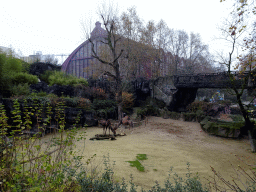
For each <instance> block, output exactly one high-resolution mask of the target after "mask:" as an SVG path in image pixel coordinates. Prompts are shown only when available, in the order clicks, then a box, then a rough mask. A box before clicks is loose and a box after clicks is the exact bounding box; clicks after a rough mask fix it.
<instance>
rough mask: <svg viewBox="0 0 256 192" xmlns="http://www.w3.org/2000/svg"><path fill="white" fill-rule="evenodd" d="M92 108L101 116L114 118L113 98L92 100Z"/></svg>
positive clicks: (115, 107)
mask: <svg viewBox="0 0 256 192" xmlns="http://www.w3.org/2000/svg"><path fill="white" fill-rule="evenodd" d="M92 109H93V110H94V111H95V112H96V114H97V116H98V117H101V118H108V117H112V118H116V109H117V103H116V101H113V100H98V99H95V100H93V103H92Z"/></svg>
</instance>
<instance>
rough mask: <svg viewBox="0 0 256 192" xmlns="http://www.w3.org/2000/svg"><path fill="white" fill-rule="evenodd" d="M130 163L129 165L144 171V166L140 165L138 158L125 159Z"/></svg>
mask: <svg viewBox="0 0 256 192" xmlns="http://www.w3.org/2000/svg"><path fill="white" fill-rule="evenodd" d="M127 162H129V163H130V166H131V167H136V168H137V169H138V170H139V171H142V172H144V171H145V168H144V167H143V166H142V165H141V163H140V162H139V161H138V160H135V161H127Z"/></svg>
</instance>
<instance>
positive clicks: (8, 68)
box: [3, 56, 22, 74]
mask: <svg viewBox="0 0 256 192" xmlns="http://www.w3.org/2000/svg"><path fill="white" fill-rule="evenodd" d="M3 71H4V73H6V74H7V73H8V74H9V73H19V72H22V62H21V60H20V59H17V58H14V57H12V56H7V57H6V61H5V63H4V65H3Z"/></svg>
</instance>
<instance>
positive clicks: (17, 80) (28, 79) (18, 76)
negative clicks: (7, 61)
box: [10, 72, 38, 85]
mask: <svg viewBox="0 0 256 192" xmlns="http://www.w3.org/2000/svg"><path fill="white" fill-rule="evenodd" d="M10 78H11V81H12V84H14V85H18V84H25V83H28V84H29V85H31V84H36V83H38V79H37V76H35V75H31V74H28V73H22V72H19V73H12V74H11V77H10Z"/></svg>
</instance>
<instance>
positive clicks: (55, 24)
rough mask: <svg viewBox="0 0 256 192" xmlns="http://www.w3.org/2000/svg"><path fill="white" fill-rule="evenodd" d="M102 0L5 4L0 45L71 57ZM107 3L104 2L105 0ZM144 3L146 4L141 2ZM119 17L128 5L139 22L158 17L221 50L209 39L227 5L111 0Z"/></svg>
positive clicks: (210, 0) (201, 0)
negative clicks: (193, 33) (86, 24)
mask: <svg viewBox="0 0 256 192" xmlns="http://www.w3.org/2000/svg"><path fill="white" fill-rule="evenodd" d="M102 2H103V1H101V0H91V1H89V0H72V1H68V0H44V1H42V0H40V1H39V0H5V1H2V2H1V3H0V46H4V47H11V48H13V49H14V50H15V51H16V52H19V51H20V52H21V53H22V55H23V56H28V55H31V54H34V53H35V52H36V51H42V53H43V54H70V53H71V52H72V51H73V50H74V49H75V48H76V47H77V46H79V45H80V44H81V43H82V42H83V41H85V37H84V34H83V32H82V27H81V22H82V20H85V19H86V18H90V20H91V21H92V23H93V24H94V23H95V22H96V21H97V20H99V17H98V15H97V10H98V7H99V6H100V5H102ZM107 2H109V1H107ZM145 2H146V3H145ZM111 3H112V4H113V5H115V6H117V7H118V9H119V13H122V12H123V11H126V10H127V8H130V7H132V6H135V7H136V10H137V13H138V15H139V17H140V18H142V19H143V20H144V22H148V21H149V20H154V21H155V22H158V21H159V20H160V19H163V20H164V21H165V22H166V23H167V25H168V26H169V27H170V28H173V29H184V30H185V31H187V32H188V33H190V32H191V31H192V32H195V33H199V34H200V35H201V37H202V40H203V42H204V43H206V44H208V45H209V47H210V48H211V49H210V50H211V51H213V50H218V49H223V48H222V47H221V46H218V45H219V44H218V43H217V41H216V39H214V36H216V35H218V34H219V31H218V29H217V25H218V24H221V21H222V20H223V18H225V17H226V16H227V15H228V13H229V10H230V9H229V10H228V8H230V7H231V4H228V3H227V2H224V3H220V1H219V0H179V1H177V0H157V1H152V3H150V1H144V0H125V1H123V0H113V1H111Z"/></svg>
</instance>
